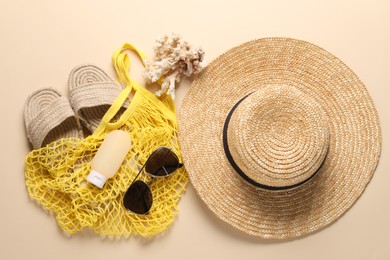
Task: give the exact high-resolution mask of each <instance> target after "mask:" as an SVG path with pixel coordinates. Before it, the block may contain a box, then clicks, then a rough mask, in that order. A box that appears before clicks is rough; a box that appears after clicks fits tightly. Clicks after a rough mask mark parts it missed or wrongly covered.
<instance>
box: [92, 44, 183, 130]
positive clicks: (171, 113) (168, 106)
mask: <svg viewBox="0 0 390 260" xmlns="http://www.w3.org/2000/svg"><path fill="white" fill-rule="evenodd" d="M127 51H133V52H135V53H136V54H137V55H138V56H139V58H140V59H141V61H142V63H143V64H144V65H145V63H144V61H145V59H146V54H144V53H143V52H142V51H140V50H138V49H137V48H136V47H134V46H133V45H132V44H130V43H125V44H123V45H122V46H121V47H120V48H118V49H117V50H116V51H115V52H114V54H113V55H112V62H113V64H114V67H115V70H116V73H117V79H118V82H120V83H122V84H123V83H124V84H125V86H126V87H125V88H124V89H123V90H122V92H121V93H120V94H119V96H118V97H117V99H116V100H115V101H114V103H113V104H112V105H111V107H110V108H109V109H108V111H107V112H106V114H105V115H104V117H103V118H102V121H101V123H100V125H99V126H98V128H97V129H96V130H95V132H94V134H95V135H100V134H101V133H103V132H104V131H105V129H106V128H112V129H114V128H115V127H118V126H119V125H121V124H123V123H124V120H126V119H127V118H128V116H129V115H130V114H131V112H132V111H131V110H130V109H129V108H130V107H132V105H131V104H130V107H129V108H128V109H127V110H126V111H125V112H124V113H123V114H122V116H121V117H120V119H119V120H118V121H117V122H115V123H111V122H110V121H111V120H112V118H114V116H115V115H116V114H117V113H118V111H119V109H120V108H121V107H122V105H123V103H124V102H125V101H126V99H127V98H128V97H129V95H130V93H131V92H132V91H134V92H138V91H141V92H143V93H144V97H145V98H148V99H149V100H150V101H151V102H153V103H154V104H156V105H157V106H158V107H159V108H160V109H161V110H162V111H163V112H164V114H166V116H168V117H169V118H171V119H172V120H173V122H174V123H175V124H177V119H176V108H175V105H174V102H173V100H172V99H170V97H167V99H169V102H167V103H165V104H163V103H162V102H161V100H159V99H158V98H157V97H156V96H155V95H151V93H150V92H149V91H148V90H146V89H144V88H143V87H142V86H141V85H140V84H138V83H137V82H135V81H133V80H131V79H130V76H129V69H130V57H129V55H128V53H127ZM130 102H131V103H133V102H137V100H135V99H134V98H133V99H132V100H131V101H130ZM133 107H134V106H133Z"/></svg>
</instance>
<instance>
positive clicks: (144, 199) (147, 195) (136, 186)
mask: <svg viewBox="0 0 390 260" xmlns="http://www.w3.org/2000/svg"><path fill="white" fill-rule="evenodd" d="M152 203H153V197H152V192H151V191H150V188H149V186H148V184H146V183H145V182H143V181H140V180H138V181H135V182H134V183H133V184H132V185H130V187H129V188H128V189H127V191H126V193H125V196H124V198H123V206H124V207H125V208H126V209H127V210H128V211H131V212H133V213H136V214H140V215H144V214H147V213H148V212H149V210H150V208H151V207H152Z"/></svg>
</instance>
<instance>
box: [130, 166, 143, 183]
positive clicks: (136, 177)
mask: <svg viewBox="0 0 390 260" xmlns="http://www.w3.org/2000/svg"><path fill="white" fill-rule="evenodd" d="M145 165H146V162H145V163H144V165H142V168H141V170H139V172H138V173H137V175H136V176H135V178H134V179H133V181H132V182H131V184H130V186H131V185H133V183H134V182H135V181H136V180H137V179H138V176H139V175H140V174H141V172H142V171H143V169H144V168H145ZM130 186H129V187H130Z"/></svg>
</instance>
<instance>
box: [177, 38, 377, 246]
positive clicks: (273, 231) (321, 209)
mask: <svg viewBox="0 0 390 260" xmlns="http://www.w3.org/2000/svg"><path fill="white" fill-rule="evenodd" d="M276 85H278V86H279V85H285V86H290V87H295V88H297V89H299V90H300V91H302V92H304V93H306V94H307V95H309V96H311V97H312V98H314V99H316V101H317V102H318V103H319V104H320V105H321V107H322V109H323V110H324V111H325V114H326V116H327V119H328V124H329V131H330V144H329V150H328V154H327V156H326V158H325V161H324V163H323V164H322V166H321V167H320V169H319V171H318V173H317V174H316V176H315V177H314V178H312V179H311V180H310V181H308V182H306V183H304V184H302V185H300V186H298V187H296V188H293V189H290V190H285V191H269V190H263V189H261V188H256V187H254V186H252V185H251V184H249V183H247V182H246V181H245V180H243V179H242V178H241V177H240V176H239V175H238V174H237V173H236V172H235V171H234V169H233V168H232V167H231V165H230V164H229V162H228V160H227V158H226V156H225V153H224V149H223V142H222V131H223V126H224V123H225V120H226V117H227V115H228V113H229V111H230V110H231V108H232V107H233V106H234V104H236V103H237V101H238V100H240V99H241V98H242V97H244V96H245V95H248V94H249V93H251V92H253V91H255V90H258V89H260V88H264V87H267V86H276ZM179 141H180V146H181V151H182V155H183V160H184V164H185V167H186V169H187V171H188V173H189V175H190V180H191V182H192V184H193V186H194V187H195V189H196V191H197V193H198V194H199V196H200V197H201V199H202V200H203V201H204V202H205V204H206V205H207V206H208V208H209V209H210V210H211V211H213V212H214V213H215V214H216V216H218V217H219V218H220V219H222V220H224V221H226V222H227V223H229V224H231V225H232V226H234V227H236V228H237V229H239V230H242V231H244V232H246V233H248V234H250V235H254V236H258V237H262V238H273V239H283V238H292V237H298V236H302V235H305V234H308V233H311V232H314V231H316V230H319V229H321V228H323V227H325V226H326V225H328V224H330V223H332V222H333V221H335V220H336V219H337V218H339V217H340V216H341V215H342V214H343V213H344V212H345V211H346V210H348V209H349V208H350V207H351V206H352V205H353V203H354V202H355V201H356V200H357V199H358V198H359V197H360V195H361V194H362V192H363V191H364V189H365V187H366V185H367V184H368V183H369V181H370V180H371V178H372V175H373V173H374V170H375V168H376V166H377V163H378V160H379V156H380V151H381V133H380V124H379V118H378V114H377V112H376V110H375V107H374V104H373V101H372V99H371V97H370V96H369V93H368V91H367V89H366V88H365V86H364V85H363V83H362V82H361V81H360V80H359V78H358V77H357V76H356V75H355V73H354V72H353V71H352V70H351V69H349V68H348V67H347V66H346V65H345V64H344V63H343V62H342V61H340V60H339V59H338V58H336V57H335V56H334V55H332V54H330V53H329V52H327V51H325V50H324V49H322V48H320V47H318V46H316V45H313V44H311V43H308V42H305V41H300V40H295V39H290V38H265V39H258V40H254V41H250V42H247V43H244V44H242V45H240V46H237V47H235V48H232V49H230V50H229V51H227V52H225V53H224V54H222V55H221V56H219V57H218V58H216V59H215V60H214V61H212V62H211V63H210V64H209V65H208V66H207V67H206V68H205V69H204V70H203V71H202V73H201V74H200V75H199V76H198V77H197V78H196V79H195V80H194V82H193V83H192V85H191V87H190V88H189V90H188V92H187V94H186V96H185V97H184V99H183V103H182V107H181V108H180V113H179Z"/></svg>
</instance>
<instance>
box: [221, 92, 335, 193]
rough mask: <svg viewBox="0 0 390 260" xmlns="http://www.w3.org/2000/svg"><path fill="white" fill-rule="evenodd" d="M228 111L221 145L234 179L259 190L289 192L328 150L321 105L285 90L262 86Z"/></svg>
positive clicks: (325, 123)
mask: <svg viewBox="0 0 390 260" xmlns="http://www.w3.org/2000/svg"><path fill="white" fill-rule="evenodd" d="M233 110H234V111H232V112H231V118H230V120H229V123H228V128H227V145H228V149H229V152H230V154H231V157H232V159H233V161H234V162H233V164H235V165H236V167H238V168H239V171H238V172H239V173H240V175H243V174H244V175H245V176H243V177H244V178H245V179H247V180H249V181H250V182H251V183H252V184H255V185H256V184H258V185H256V186H259V187H271V188H276V189H278V188H280V189H283V188H291V187H295V186H297V185H299V184H300V183H303V182H305V181H306V180H308V179H309V178H310V177H312V176H313V175H314V174H315V173H316V171H317V170H318V168H319V167H320V166H321V164H322V162H323V161H324V158H325V156H326V154H327V150H328V147H329V128H328V123H327V119H326V115H325V113H324V112H323V110H322V108H321V106H320V105H319V104H318V103H317V102H316V101H315V100H314V99H313V98H311V97H310V96H309V95H306V94H305V93H303V92H302V91H300V90H298V89H297V88H295V87H291V86H267V87H265V88H262V89H260V90H257V91H255V92H253V93H251V94H249V95H248V96H247V97H245V98H244V99H242V100H241V102H240V103H239V104H237V107H235V108H234V109H233Z"/></svg>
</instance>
